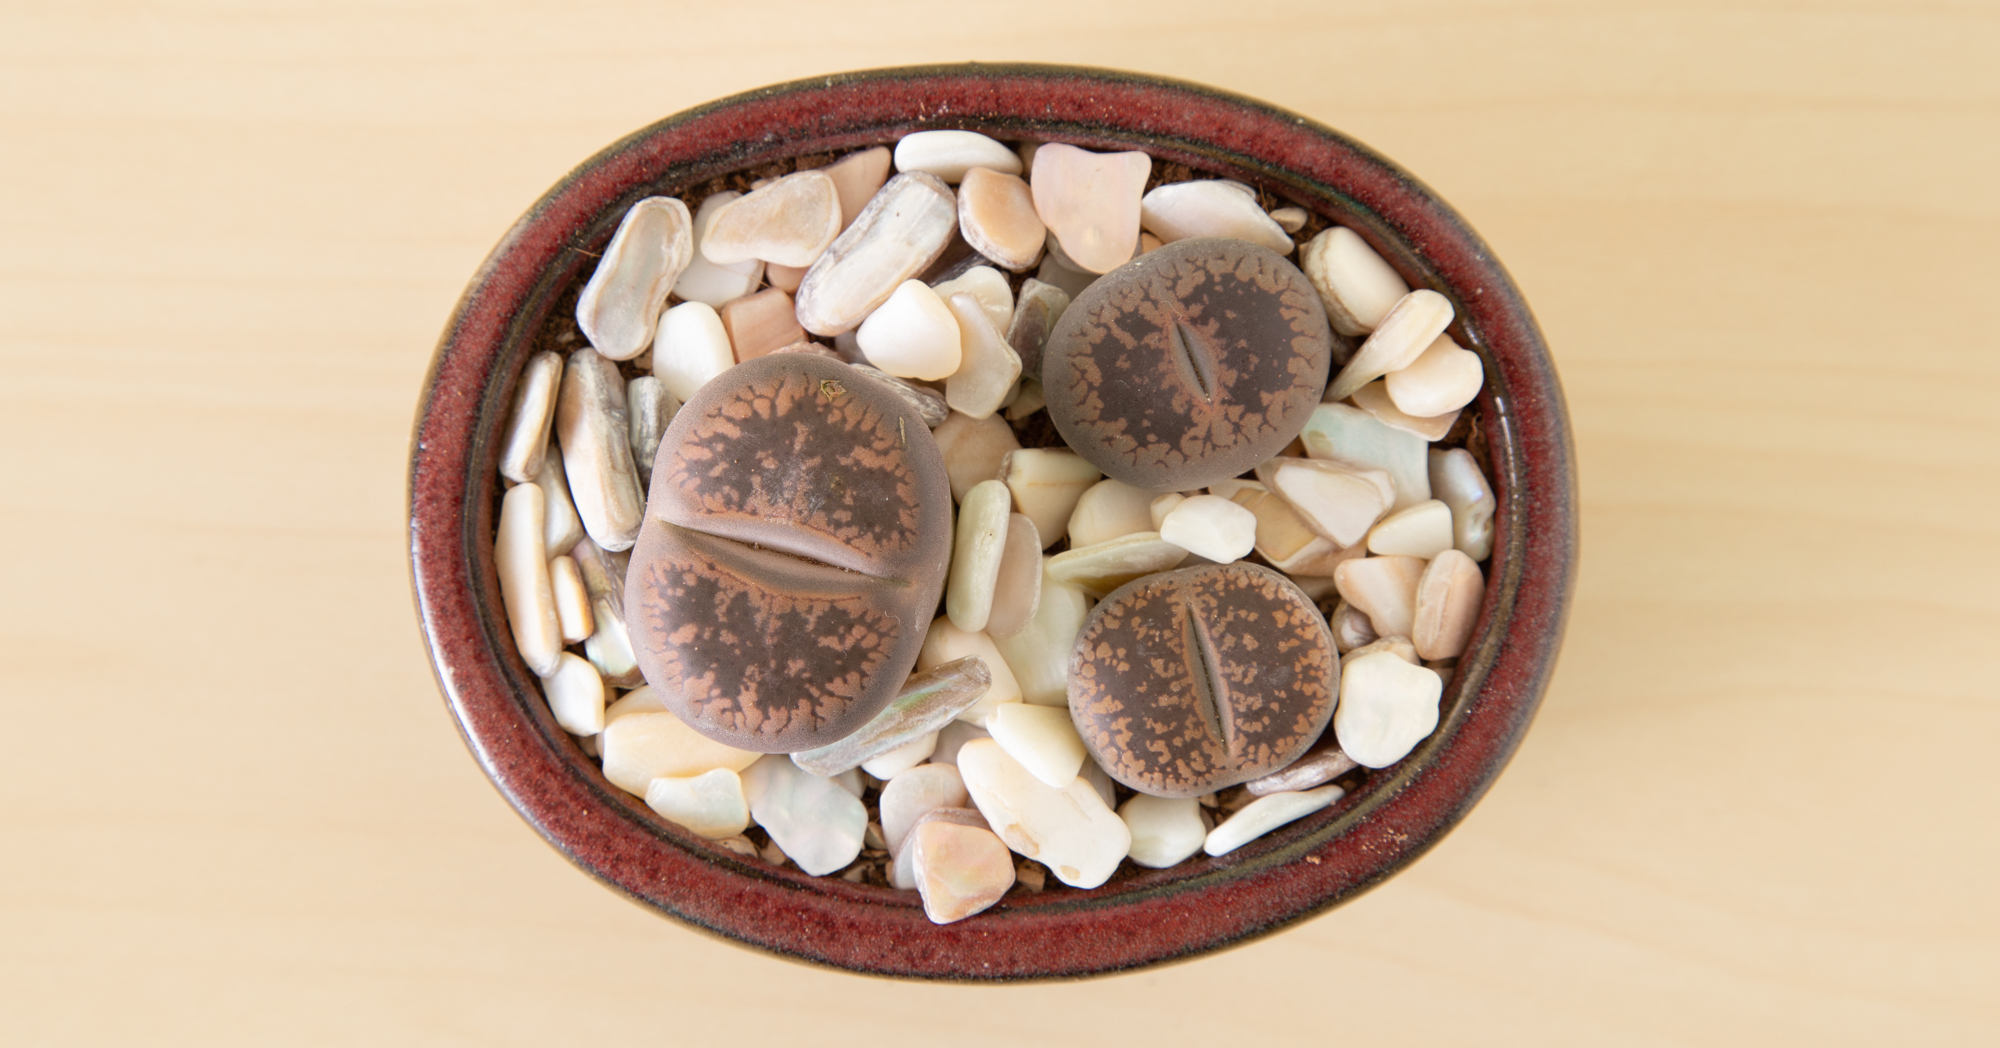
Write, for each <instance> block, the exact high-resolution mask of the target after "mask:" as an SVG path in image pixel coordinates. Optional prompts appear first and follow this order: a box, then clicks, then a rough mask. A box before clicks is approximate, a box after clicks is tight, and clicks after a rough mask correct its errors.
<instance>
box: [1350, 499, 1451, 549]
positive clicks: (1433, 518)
mask: <svg viewBox="0 0 2000 1048" xmlns="http://www.w3.org/2000/svg"><path fill="white" fill-rule="evenodd" d="M1451 541H1452V539H1451V507H1449V506H1447V505H1445V504H1444V503H1442V502H1439V501H1438V500H1436V499H1428V500H1426V501H1423V502H1419V503H1417V504H1416V505H1414V506H1405V507H1403V508H1402V509H1399V510H1397V511H1396V512H1394V513H1391V514H1389V515H1388V516H1386V517H1383V518H1382V519H1381V520H1380V521H1379V522H1377V523H1376V525H1375V526H1374V527H1373V528H1370V529H1369V531H1368V552H1370V553H1373V554H1376V555H1377V556H1385V557H1386V556H1404V557H1421V558H1423V559H1425V560H1429V559H1431V558H1432V557H1435V556H1437V555H1438V554H1440V553H1443V552H1444V551H1445V550H1448V549H1450V548H1451Z"/></svg>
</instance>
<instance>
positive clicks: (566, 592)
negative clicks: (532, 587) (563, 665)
mask: <svg viewBox="0 0 2000 1048" xmlns="http://www.w3.org/2000/svg"><path fill="white" fill-rule="evenodd" d="M549 587H550V589H551V590H552V591H553V592H554V594H555V601H556V622H557V623H559V624H560V625H561V628H562V639H563V640H564V641H565V642H566V643H570V644H581V643H583V641H584V640H585V638H588V637H589V636H590V635H591V633H592V632H594V631H595V624H594V623H592V622H591V621H590V591H588V590H586V589H584V588H583V576H582V575H581V574H579V573H578V572H577V569H576V561H575V559H574V558H571V557H566V556H558V557H555V558H552V559H551V560H550V561H549ZM586 734H591V735H595V734H596V732H587V733H586Z"/></svg>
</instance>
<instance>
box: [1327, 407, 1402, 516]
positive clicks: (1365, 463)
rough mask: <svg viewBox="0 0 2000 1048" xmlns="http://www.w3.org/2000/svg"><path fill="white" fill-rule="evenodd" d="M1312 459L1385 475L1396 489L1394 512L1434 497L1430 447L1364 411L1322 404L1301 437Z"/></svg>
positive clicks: (1393, 498) (1393, 492) (1394, 490)
mask: <svg viewBox="0 0 2000 1048" xmlns="http://www.w3.org/2000/svg"><path fill="white" fill-rule="evenodd" d="M1299 440H1300V442H1301V443H1302V444H1304V445H1305V449H1306V454H1307V455H1310V456H1311V457H1313V458H1315V459H1330V460H1333V461H1338V462H1343V463H1346V464H1348V465H1351V466H1359V467H1362V468H1364V469H1379V470H1382V471H1384V472H1386V473H1387V474H1388V475H1389V481H1390V483H1391V484H1392V485H1393V491H1392V492H1391V495H1392V497H1391V507H1390V508H1392V509H1403V508H1404V507H1407V506H1414V505H1416V504H1417V503H1419V502H1422V501H1424V500H1425V499H1427V498H1430V497H1431V481H1430V463H1429V460H1428V459H1427V458H1426V457H1425V452H1426V451H1427V450H1428V449H1429V447H1430V445H1429V444H1428V442H1426V441H1425V440H1424V439H1423V438H1422V437H1419V436H1417V435H1416V434H1414V433H1411V432H1409V431H1408V430H1404V429H1398V428H1396V427H1394V426H1391V425H1389V424H1387V423H1385V422H1383V421H1382V420H1381V419H1378V418H1376V417H1375V416H1373V415H1371V414H1369V413H1368V412H1366V411H1363V410H1361V409H1360V408H1356V407H1350V406H1349V405H1346V404H1321V405H1319V406H1318V407H1315V408H1313V411H1312V414H1311V415H1309V416H1307V417H1306V424H1305V428H1304V429H1303V430H1301V431H1300V433H1299Z"/></svg>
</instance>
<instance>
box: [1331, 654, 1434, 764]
mask: <svg viewBox="0 0 2000 1048" xmlns="http://www.w3.org/2000/svg"><path fill="white" fill-rule="evenodd" d="M1443 694H1444V679H1443V678H1441V677H1439V676H1438V675H1437V673H1436V671H1434V670H1429V669H1425V668H1424V667H1422V666H1413V665H1411V664H1410V663H1408V662H1405V661H1404V660H1403V659H1401V658H1399V657H1397V656H1396V655H1393V654H1391V653H1389V652H1374V653H1371V654H1368V655H1363V656H1360V657H1357V658H1351V659H1342V660H1341V667H1340V703H1339V705H1337V706H1335V707H1334V711H1333V731H1334V736H1335V737H1336V738H1338V739H1339V740H1340V748H1341V749H1342V750H1344V751H1346V753H1347V755H1348V756H1350V757H1352V758H1354V760H1355V761H1356V762H1357V763H1359V764H1361V765H1362V766H1363V767H1368V768H1386V767H1388V766H1389V765H1391V764H1394V763H1396V762H1397V761H1399V760H1402V759H1403V758H1404V757H1406V756H1408V755H1409V752H1410V751H1411V750H1412V749H1414V748H1416V745H1417V743H1419V742H1422V741H1423V740H1424V739H1425V738H1427V737H1429V735H1430V733H1431V732H1433V731H1436V730H1437V724H1438V700H1439V698H1441V697H1442V696H1443Z"/></svg>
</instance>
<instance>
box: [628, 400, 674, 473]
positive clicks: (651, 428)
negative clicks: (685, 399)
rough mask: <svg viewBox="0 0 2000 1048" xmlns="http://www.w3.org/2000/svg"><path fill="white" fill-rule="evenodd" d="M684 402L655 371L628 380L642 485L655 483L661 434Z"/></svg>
mask: <svg viewBox="0 0 2000 1048" xmlns="http://www.w3.org/2000/svg"><path fill="white" fill-rule="evenodd" d="M680 409H681V402H680V401H679V400H678V399H676V398H675V397H674V395H673V394H672V393H669V392H667V387H666V384H665V383H663V382H661V381H660V380H659V379H657V378H655V377H653V376H651V375H641V376H639V377H638V378H635V379H633V380H631V381H630V382H627V383H625V412H626V415H627V416H628V417H629V418H630V419H631V423H632V431H631V436H632V465H633V467H634V468H636V469H637V470H638V471H639V489H640V490H641V491H644V490H646V489H647V488H648V487H650V486H651V485H652V483H653V459H655V458H657V457H659V452H660V434H662V433H665V432H666V431H667V423H669V422H672V421H673V420H674V413H675V412H677V411H679V410H680Z"/></svg>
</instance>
